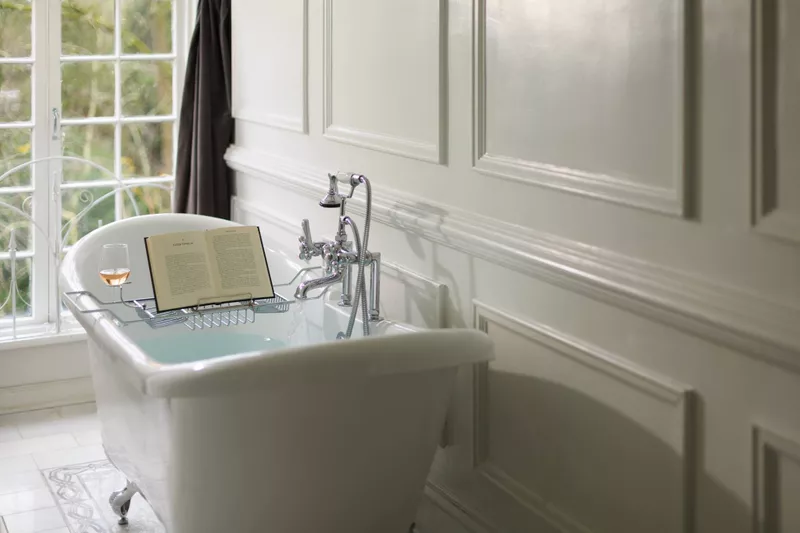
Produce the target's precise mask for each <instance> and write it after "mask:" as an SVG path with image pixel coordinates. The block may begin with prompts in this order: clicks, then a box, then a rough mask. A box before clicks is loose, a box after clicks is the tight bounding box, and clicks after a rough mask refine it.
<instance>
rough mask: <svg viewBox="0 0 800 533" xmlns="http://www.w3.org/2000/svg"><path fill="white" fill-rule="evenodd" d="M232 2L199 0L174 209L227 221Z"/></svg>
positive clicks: (181, 124)
mask: <svg viewBox="0 0 800 533" xmlns="http://www.w3.org/2000/svg"><path fill="white" fill-rule="evenodd" d="M231 98H232V92H231V0H199V2H198V6H197V21H196V25H195V29H194V34H193V35H192V42H191V45H190V47H189V56H188V58H187V62H186V80H185V85H184V87H183V101H182V104H181V113H180V117H179V130H178V153H177V164H176V171H175V195H174V200H173V211H174V212H176V213H194V214H199V215H208V216H213V217H218V218H224V219H230V216H231V205H230V204H231V171H230V169H228V166H227V165H226V164H225V159H224V155H225V150H227V148H228V146H229V145H230V144H231V143H232V142H233V133H234V128H233V117H232V112H231Z"/></svg>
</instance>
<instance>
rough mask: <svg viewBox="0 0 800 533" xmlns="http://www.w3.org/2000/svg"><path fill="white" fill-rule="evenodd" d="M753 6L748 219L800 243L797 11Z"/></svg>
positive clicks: (788, 5) (762, 1) (770, 1)
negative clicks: (751, 164) (751, 158)
mask: <svg viewBox="0 0 800 533" xmlns="http://www.w3.org/2000/svg"><path fill="white" fill-rule="evenodd" d="M752 1H753V3H754V10H753V12H754V14H755V29H754V35H755V40H754V46H753V51H754V65H755V74H754V80H755V81H754V84H753V85H754V92H755V98H754V103H755V109H754V117H755V122H754V126H755V128H754V137H755V143H754V146H755V161H756V163H755V166H754V170H755V175H754V185H753V191H754V195H753V218H754V223H755V225H756V227H757V229H758V230H759V231H761V232H763V233H765V234H768V235H772V236H775V237H781V238H784V239H790V240H793V241H795V242H800V180H798V176H800V151H798V149H797V146H798V141H799V140H800V120H798V117H800V91H798V86H800V5H798V3H797V2H794V1H792V0H752Z"/></svg>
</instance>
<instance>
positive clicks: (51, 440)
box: [0, 433, 78, 459]
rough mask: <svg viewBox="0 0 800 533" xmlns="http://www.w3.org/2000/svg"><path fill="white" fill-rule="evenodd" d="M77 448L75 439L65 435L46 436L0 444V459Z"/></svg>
mask: <svg viewBox="0 0 800 533" xmlns="http://www.w3.org/2000/svg"><path fill="white" fill-rule="evenodd" d="M77 446H78V443H77V442H76V441H75V438H74V437H73V436H72V435H69V434H67V433H61V434H57V435H48V436H47V437H36V438H32V439H22V440H14V441H9V442H0V459H5V458H8V457H17V456H20V455H31V454H34V453H41V452H48V451H55V450H64V449H67V448H77Z"/></svg>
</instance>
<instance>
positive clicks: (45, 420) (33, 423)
mask: <svg viewBox="0 0 800 533" xmlns="http://www.w3.org/2000/svg"><path fill="white" fill-rule="evenodd" d="M47 411H48V413H47V416H45V415H40V418H39V419H33V420H27V421H23V422H21V423H18V424H17V426H16V427H17V430H18V431H19V433H20V434H21V435H22V437H23V438H26V439H28V438H34V437H44V436H47V435H54V434H57V433H81V432H86V431H97V430H99V429H100V421H99V420H98V418H97V408H96V406H95V404H94V403H89V404H78V405H69V406H66V407H58V408H56V409H49V410H47Z"/></svg>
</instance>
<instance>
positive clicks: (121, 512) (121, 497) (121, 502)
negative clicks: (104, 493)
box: [108, 481, 139, 526]
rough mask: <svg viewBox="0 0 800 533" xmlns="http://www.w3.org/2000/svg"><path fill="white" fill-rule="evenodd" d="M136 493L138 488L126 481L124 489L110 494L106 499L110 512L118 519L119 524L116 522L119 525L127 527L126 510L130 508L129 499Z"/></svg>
mask: <svg viewBox="0 0 800 533" xmlns="http://www.w3.org/2000/svg"><path fill="white" fill-rule="evenodd" d="M137 492H139V487H137V486H136V484H135V483H131V482H130V481H128V484H127V485H125V488H124V489H122V490H118V491H115V492H112V493H111V496H110V497H109V498H108V503H109V504H110V505H111V510H112V511H114V514H115V515H117V516H118V517H119V522H117V523H118V524H119V525H121V526H127V525H128V510H129V509H130V508H131V499H132V498H133V496H134V495H135V494H136V493H137Z"/></svg>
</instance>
